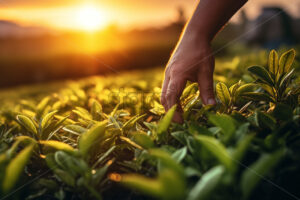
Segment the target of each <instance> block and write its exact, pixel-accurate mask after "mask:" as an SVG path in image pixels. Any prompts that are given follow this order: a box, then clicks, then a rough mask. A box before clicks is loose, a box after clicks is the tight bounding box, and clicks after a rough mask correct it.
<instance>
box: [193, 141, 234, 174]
mask: <svg viewBox="0 0 300 200" xmlns="http://www.w3.org/2000/svg"><path fill="white" fill-rule="evenodd" d="M195 139H196V141H198V142H200V143H201V144H202V145H203V146H204V147H205V148H206V149H207V150H208V151H209V152H210V153H211V154H212V155H214V156H215V157H216V158H217V159H218V160H219V162H220V163H222V164H223V165H224V166H225V167H226V168H227V169H229V170H232V164H233V163H232V160H231V157H230V155H229V153H228V152H227V150H226V148H225V147H224V145H223V144H222V143H220V142H219V141H218V140H217V139H216V138H214V137H209V136H204V135H198V136H196V137H195Z"/></svg>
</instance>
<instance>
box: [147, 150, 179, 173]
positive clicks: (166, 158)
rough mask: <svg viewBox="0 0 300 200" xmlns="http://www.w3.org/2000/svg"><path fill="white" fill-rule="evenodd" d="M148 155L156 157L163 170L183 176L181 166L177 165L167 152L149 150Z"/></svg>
mask: <svg viewBox="0 0 300 200" xmlns="http://www.w3.org/2000/svg"><path fill="white" fill-rule="evenodd" d="M149 154H150V155H151V156H154V157H156V158H157V159H158V160H159V161H160V163H161V164H162V166H163V168H166V169H169V170H173V171H175V172H176V174H178V175H180V176H183V174H184V170H183V168H182V166H181V165H180V164H178V163H177V162H176V161H175V160H174V159H173V158H172V157H171V155H170V154H168V153H167V152H165V151H163V150H161V149H150V150H149Z"/></svg>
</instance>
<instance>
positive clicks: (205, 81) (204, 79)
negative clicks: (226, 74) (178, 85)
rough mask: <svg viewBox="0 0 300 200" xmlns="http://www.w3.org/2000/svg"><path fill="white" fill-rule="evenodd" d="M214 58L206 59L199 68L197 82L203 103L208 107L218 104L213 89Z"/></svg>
mask: <svg viewBox="0 0 300 200" xmlns="http://www.w3.org/2000/svg"><path fill="white" fill-rule="evenodd" d="M213 72H214V58H213V57H212V56H210V57H208V58H206V59H205V60H204V61H203V62H202V63H201V66H200V68H199V71H198V74H197V76H198V77H197V80H198V84H199V89H200V96H201V99H202V102H203V103H204V104H206V105H208V104H210V105H211V104H212V105H214V104H216V100H215V94H214V87H213Z"/></svg>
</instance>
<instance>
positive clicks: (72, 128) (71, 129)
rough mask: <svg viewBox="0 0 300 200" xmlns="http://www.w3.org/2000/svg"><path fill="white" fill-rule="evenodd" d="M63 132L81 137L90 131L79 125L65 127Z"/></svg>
mask: <svg viewBox="0 0 300 200" xmlns="http://www.w3.org/2000/svg"><path fill="white" fill-rule="evenodd" d="M63 130H64V131H67V132H69V133H72V134H74V135H81V134H82V133H84V132H86V131H87V130H88V129H86V128H83V127H82V126H79V125H75V124H70V125H67V126H65V127H63Z"/></svg>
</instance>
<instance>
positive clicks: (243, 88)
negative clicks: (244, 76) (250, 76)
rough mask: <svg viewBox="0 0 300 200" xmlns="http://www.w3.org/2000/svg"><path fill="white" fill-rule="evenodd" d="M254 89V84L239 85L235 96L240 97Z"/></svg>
mask: <svg viewBox="0 0 300 200" xmlns="http://www.w3.org/2000/svg"><path fill="white" fill-rule="evenodd" d="M255 87H256V84H254V83H246V84H244V85H241V86H240V87H239V88H238V89H237V90H236V96H239V95H242V94H243V93H245V92H251V91H252V90H253V89H254V88H255Z"/></svg>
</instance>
